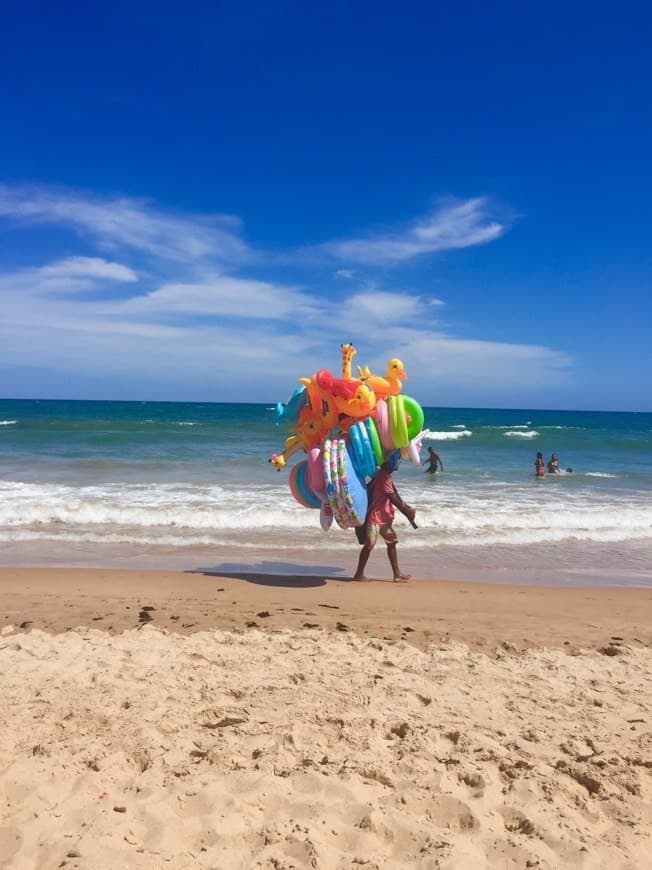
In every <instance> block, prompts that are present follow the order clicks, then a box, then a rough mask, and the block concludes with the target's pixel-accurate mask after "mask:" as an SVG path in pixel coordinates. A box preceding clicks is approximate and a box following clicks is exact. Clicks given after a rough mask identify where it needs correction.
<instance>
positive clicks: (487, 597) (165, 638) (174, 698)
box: [0, 569, 652, 870]
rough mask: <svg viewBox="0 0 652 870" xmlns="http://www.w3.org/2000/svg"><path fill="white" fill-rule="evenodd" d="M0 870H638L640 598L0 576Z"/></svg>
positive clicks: (76, 573) (581, 592)
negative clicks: (411, 869)
mask: <svg viewBox="0 0 652 870" xmlns="http://www.w3.org/2000/svg"><path fill="white" fill-rule="evenodd" d="M0 631H1V632H2V633H1V634H0V690H1V692H2V694H1V697H2V704H1V705H0V867H3V868H4V867H6V868H16V870H19V868H20V870H22V868H58V867H67V868H74V867H77V868H89V870H90V868H92V870H103V868H107V870H108V868H111V870H113V868H122V867H129V868H132V867H133V868H159V867H160V868H195V867H197V868H199V867H201V868H229V870H230V868H243V870H245V868H246V870H248V868H253V867H261V868H276V870H280V868H290V867H296V868H302V867H318V868H347V870H348V868H356V870H357V868H383V870H384V868H405V867H415V868H454V870H466V868H468V870H471V868H472V870H478V868H483V867H491V868H501V870H502V868H506V867H514V868H541V870H543V868H571V867H572V868H575V867H580V868H605V870H615V868H623V870H624V868H629V870H639V868H646V867H648V866H650V855H652V689H651V685H652V681H651V679H650V678H651V676H652V652H651V648H652V590H643V589H627V590H625V589H601V590H591V589H559V588H549V589H544V588H541V587H508V586H489V585H486V586H482V585H479V584H460V583H445V582H429V581H417V582H412V583H410V584H408V585H407V586H396V585H394V584H392V583H386V582H383V583H371V584H354V583H350V582H347V581H343V580H341V579H340V580H329V579H326V578H323V579H321V578H314V577H269V576H263V575H255V574H243V575H239V576H236V577H216V576H210V575H206V574H183V573H178V572H140V571H137V572H136V571H134V572H128V571H101V570H86V569H84V570H78V569H77V570H76V569H57V570H49V569H5V570H2V571H0Z"/></svg>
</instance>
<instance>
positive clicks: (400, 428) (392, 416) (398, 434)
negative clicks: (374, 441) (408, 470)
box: [387, 395, 410, 448]
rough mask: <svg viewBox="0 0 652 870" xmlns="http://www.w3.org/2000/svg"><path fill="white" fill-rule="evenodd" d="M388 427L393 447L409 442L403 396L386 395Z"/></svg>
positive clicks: (402, 445)
mask: <svg viewBox="0 0 652 870" xmlns="http://www.w3.org/2000/svg"><path fill="white" fill-rule="evenodd" d="M387 405H388V407H389V428H390V431H391V433H392V441H393V442H394V447H399V448H400V447H407V446H408V444H409V443H410V439H409V437H408V430H407V419H406V417H405V402H404V397H403V396H400V395H399V396H388V397H387Z"/></svg>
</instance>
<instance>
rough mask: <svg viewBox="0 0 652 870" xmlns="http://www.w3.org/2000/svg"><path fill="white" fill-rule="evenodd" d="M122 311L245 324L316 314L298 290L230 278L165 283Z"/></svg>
mask: <svg viewBox="0 0 652 870" xmlns="http://www.w3.org/2000/svg"><path fill="white" fill-rule="evenodd" d="M121 310H122V311H123V312H124V313H125V314H131V313H141V314H150V315H152V316H156V315H160V314H167V313H172V314H174V313H177V314H196V315H200V314H203V315H207V316H215V317H225V318H226V317H237V318H242V319H245V320H248V319H264V320H289V319H291V318H293V317H294V318H296V317H306V316H310V315H314V314H316V313H317V312H318V308H317V305H316V302H315V300H314V298H312V297H311V296H309V295H308V294H306V293H303V292H301V291H300V290H298V289H297V288H294V287H291V286H286V285H281V284H274V283H272V282H270V281H254V280H250V279H245V278H237V277H234V276H229V275H215V276H212V277H211V278H208V279H205V280H203V281H202V282H201V283H179V282H177V283H167V284H164V285H163V286H162V287H159V288H158V289H156V290H153V291H152V292H150V293H147V294H145V295H142V296H135V297H132V298H131V299H129V300H127V301H126V302H124V303H123V304H122V306H121Z"/></svg>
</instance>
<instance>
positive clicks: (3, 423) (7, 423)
mask: <svg viewBox="0 0 652 870" xmlns="http://www.w3.org/2000/svg"><path fill="white" fill-rule="evenodd" d="M17 422H18V421H17V420H0V426H15V425H16V423H17Z"/></svg>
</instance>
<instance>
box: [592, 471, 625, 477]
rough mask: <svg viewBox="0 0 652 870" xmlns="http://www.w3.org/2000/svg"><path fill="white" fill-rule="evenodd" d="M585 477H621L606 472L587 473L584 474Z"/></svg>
mask: <svg viewBox="0 0 652 870" xmlns="http://www.w3.org/2000/svg"><path fill="white" fill-rule="evenodd" d="M583 474H584V477H614V478H618V477H620V475H619V474H609V473H608V472H606V471H585V472H583Z"/></svg>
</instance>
